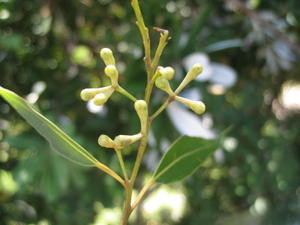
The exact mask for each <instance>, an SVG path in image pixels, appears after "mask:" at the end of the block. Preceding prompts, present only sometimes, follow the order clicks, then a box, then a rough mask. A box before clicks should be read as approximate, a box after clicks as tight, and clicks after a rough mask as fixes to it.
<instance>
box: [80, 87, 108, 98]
mask: <svg viewBox="0 0 300 225" xmlns="http://www.w3.org/2000/svg"><path fill="white" fill-rule="evenodd" d="M110 89H111V86H107V87H102V88H86V89H83V90H82V91H81V93H80V97H81V99H82V100H83V101H89V100H91V99H93V98H94V97H95V95H97V94H100V93H103V92H106V91H108V90H110Z"/></svg>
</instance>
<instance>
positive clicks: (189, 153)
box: [154, 136, 219, 183]
mask: <svg viewBox="0 0 300 225" xmlns="http://www.w3.org/2000/svg"><path fill="white" fill-rule="evenodd" d="M218 146H219V141H218V140H207V139H203V138H198V137H189V136H182V137H180V138H179V139H177V140H176V141H175V142H174V143H173V144H172V145H171V147H170V148H169V150H168V151H167V152H166V153H165V155H164V157H163V158H162V159H161V161H160V163H159V166H158V168H157V170H156V171H155V173H154V179H155V180H156V181H157V182H159V183H171V182H176V181H179V180H182V179H184V178H186V177H187V176H189V175H191V174H192V173H194V172H195V171H196V170H197V169H198V168H199V167H200V166H201V164H202V163H203V162H204V161H205V159H207V158H208V157H209V156H210V155H211V154H212V153H213V152H214V151H215V150H216V149H217V148H218Z"/></svg>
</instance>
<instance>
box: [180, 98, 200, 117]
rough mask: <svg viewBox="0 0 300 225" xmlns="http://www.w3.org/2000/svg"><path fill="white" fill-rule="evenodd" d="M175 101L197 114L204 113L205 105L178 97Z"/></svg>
mask: <svg viewBox="0 0 300 225" xmlns="http://www.w3.org/2000/svg"><path fill="white" fill-rule="evenodd" d="M175 100H176V101H179V102H181V103H183V104H185V105H187V106H188V107H189V108H190V109H191V110H193V111H194V112H195V113H197V114H203V113H204V112H205V105H204V103H203V102H201V101H193V100H190V99H186V98H183V97H179V96H176V97H175Z"/></svg>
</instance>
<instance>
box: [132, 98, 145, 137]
mask: <svg viewBox="0 0 300 225" xmlns="http://www.w3.org/2000/svg"><path fill="white" fill-rule="evenodd" d="M134 108H135V111H136V112H137V114H138V116H139V118H140V123H141V132H142V133H146V129H147V120H148V105H147V103H146V101H144V100H137V101H136V102H135V103H134Z"/></svg>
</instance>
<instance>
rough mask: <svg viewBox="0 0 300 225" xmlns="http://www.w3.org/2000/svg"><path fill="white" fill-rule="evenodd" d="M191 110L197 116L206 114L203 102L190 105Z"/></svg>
mask: <svg viewBox="0 0 300 225" xmlns="http://www.w3.org/2000/svg"><path fill="white" fill-rule="evenodd" d="M190 109H191V110H193V111H194V112H195V113H197V114H199V115H200V114H203V113H204V112H205V105H204V103H203V102H201V101H194V102H193V103H192V104H191V105H190Z"/></svg>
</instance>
